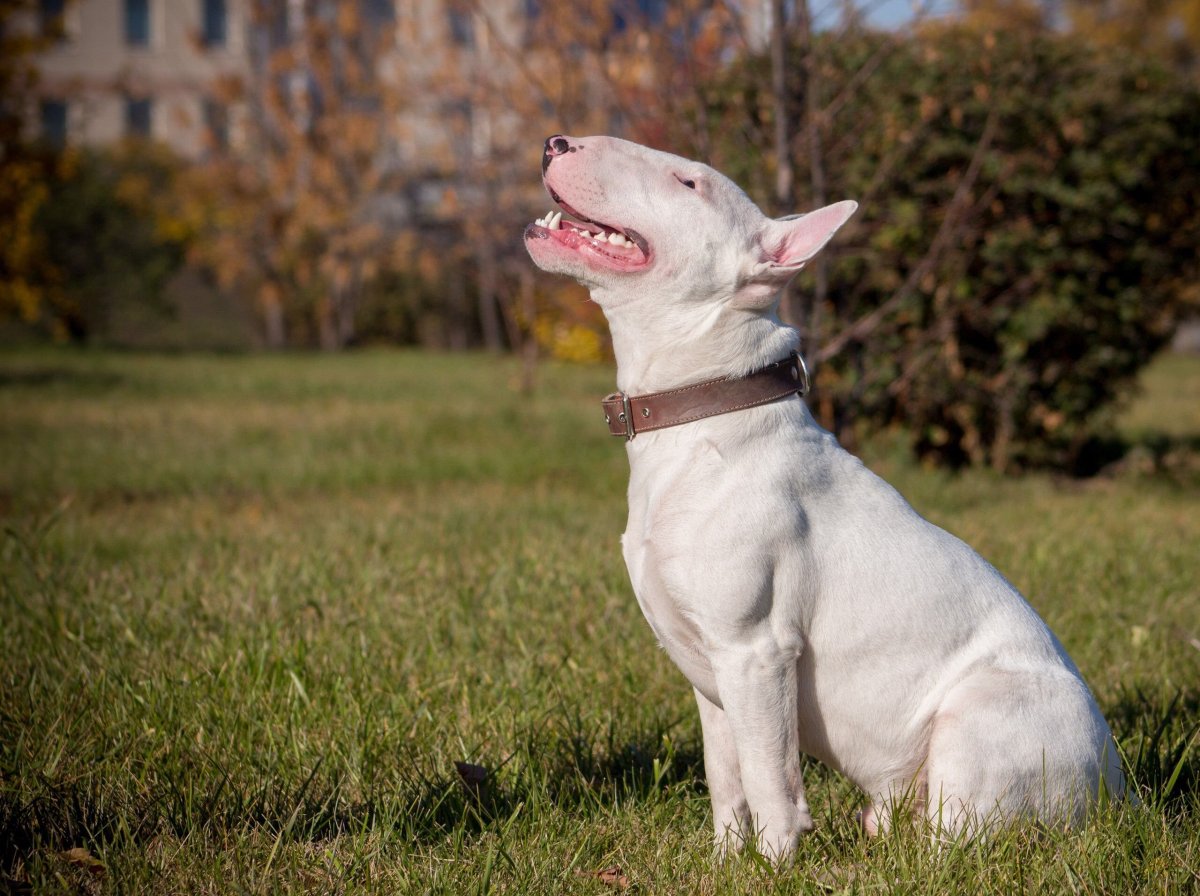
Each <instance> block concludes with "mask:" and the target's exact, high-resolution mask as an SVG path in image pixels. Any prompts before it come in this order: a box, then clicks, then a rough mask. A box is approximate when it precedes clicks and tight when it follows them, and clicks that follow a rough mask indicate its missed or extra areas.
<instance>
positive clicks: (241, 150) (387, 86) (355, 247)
mask: <svg viewBox="0 0 1200 896" xmlns="http://www.w3.org/2000/svg"><path fill="white" fill-rule="evenodd" d="M252 16H253V22H254V29H255V33H256V35H257V37H258V39H259V43H260V44H262V45H265V47H266V49H265V51H263V52H262V53H261V54H260V55H258V56H256V57H255V58H254V60H253V64H252V71H251V73H250V75H249V76H248V77H247V78H245V79H243V80H241V81H226V82H223V83H220V84H216V85H214V91H215V92H216V93H217V94H218V95H220V96H221V97H222V98H223V99H224V100H225V101H226V102H227V103H229V104H230V105H235V106H236V105H238V104H241V105H242V106H244V108H245V116H244V120H243V125H244V131H245V135H244V140H243V141H242V145H241V146H239V147H237V150H238V151H237V152H236V153H233V152H227V151H225V152H215V153H214V156H213V158H212V159H211V160H210V161H209V163H208V164H206V165H203V166H201V167H199V168H198V169H197V170H196V171H195V172H193V173H192V175H191V176H190V177H189V178H188V181H187V186H186V189H185V191H184V196H183V210H182V212H181V213H182V214H184V215H185V216H187V217H188V218H189V220H190V221H192V222H193V226H194V227H195V229H196V231H197V233H198V240H197V245H196V249H195V252H194V253H193V255H194V258H195V259H197V260H199V261H202V262H204V263H206V264H207V265H209V266H210V267H211V268H212V269H213V270H214V271H216V272H217V273H218V274H219V276H220V277H221V278H222V280H223V281H224V282H225V284H226V285H229V286H232V285H234V284H237V285H238V286H240V287H241V288H249V289H252V290H253V291H254V292H255V294H256V295H257V297H258V300H259V304H260V308H261V311H262V315H263V322H264V333H265V337H266V341H267V343H268V344H269V345H271V346H274V347H279V346H282V345H283V344H284V343H285V342H289V341H291V342H298V343H301V344H303V343H305V342H310V341H311V342H314V343H316V344H319V345H320V346H321V347H323V348H326V349H336V348H341V347H342V346H345V345H347V344H348V343H350V342H352V341H353V340H354V339H355V337H356V314H357V311H358V307H359V303H360V301H361V298H362V296H363V290H364V287H365V285H366V283H367V281H368V280H369V279H370V278H371V277H372V276H373V275H374V274H375V273H376V272H377V270H378V269H379V267H380V264H381V262H386V261H387V260H388V259H389V258H391V257H393V256H394V255H396V254H397V253H399V252H400V251H401V250H402V248H403V245H404V241H403V224H404V221H403V220H399V221H397V220H395V214H394V213H391V212H390V210H389V209H388V207H387V205H386V203H385V202H382V201H381V198H386V197H388V196H394V195H398V194H400V193H402V190H401V185H400V184H398V183H397V178H398V175H397V169H396V167H395V166H394V165H391V164H389V155H388V154H389V152H390V151H391V149H392V148H393V147H394V145H395V144H394V138H395V135H394V132H393V128H394V123H395V121H396V119H397V113H398V111H399V108H400V106H401V105H402V103H403V101H404V99H405V95H406V86H407V85H406V84H405V83H404V82H403V80H402V77H403V75H402V68H401V67H399V66H396V65H394V64H392V63H393V62H394V61H395V60H394V58H393V57H392V55H391V54H393V53H394V44H393V41H392V33H393V28H394V22H393V21H392V18H391V16H389V15H388V14H387V9H386V6H384V5H380V4H366V3H362V2H361V0H324V2H322V3H321V4H319V5H316V6H312V5H311V4H309V3H306V2H304V0H288V2H287V3H286V5H285V4H284V3H282V2H279V0H255V2H254V3H253V4H252ZM284 26H286V27H284ZM389 214H391V217H392V220H389ZM289 331H290V332H289Z"/></svg>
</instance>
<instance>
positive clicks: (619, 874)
mask: <svg viewBox="0 0 1200 896" xmlns="http://www.w3.org/2000/svg"><path fill="white" fill-rule="evenodd" d="M575 873H576V874H577V875H579V876H580V877H594V878H596V880H598V881H600V883H602V884H607V885H608V886H610V887H617V888H619V889H622V890H628V889H629V877H628V876H627V875H626V874H625V872H624V871H622V870H621V866H620V865H612V866H610V867H608V868H601V869H600V870H599V871H576V872H575Z"/></svg>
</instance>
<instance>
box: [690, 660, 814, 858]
mask: <svg viewBox="0 0 1200 896" xmlns="http://www.w3.org/2000/svg"><path fill="white" fill-rule="evenodd" d="M714 672H716V676H717V690H718V692H719V694H720V696H721V703H722V705H723V706H724V713H723V715H724V717H725V718H724V721H725V724H726V726H727V728H728V730H729V731H730V732H731V733H732V735H733V742H734V746H735V748H736V752H737V765H738V769H739V771H740V777H741V783H742V790H743V791H744V793H745V798H746V802H747V803H748V808H749V812H750V818H751V821H752V823H753V826H754V829H755V830H756V832H757V834H758V844H759V849H760V851H761V852H763V853H764V854H765V855H766V856H768V857H769V858H771V859H773V860H775V861H780V860H782V859H784V858H786V857H787V856H788V855H790V854H791V852H792V851H793V850H794V849H795V847H796V841H797V840H798V839H799V837H800V835H801V834H803V833H806V832H807V831H811V830H812V828H813V821H812V815H811V814H810V812H809V810H808V801H807V800H806V799H805V794H804V782H803V781H802V780H801V777H800V745H799V731H798V728H797V726H798V718H797V707H796V693H797V682H796V675H797V670H796V653H795V652H793V651H787V650H775V649H771V650H762V649H755V648H753V647H744V648H742V649H736V650H733V651H729V652H726V655H725V656H724V657H722V659H721V661H720V662H719V663H715V664H714ZM707 739H708V730H707V728H706V729H705V742H706V743H705V754H706V755H705V767H706V769H707V752H708V750H707ZM714 804H715V801H714Z"/></svg>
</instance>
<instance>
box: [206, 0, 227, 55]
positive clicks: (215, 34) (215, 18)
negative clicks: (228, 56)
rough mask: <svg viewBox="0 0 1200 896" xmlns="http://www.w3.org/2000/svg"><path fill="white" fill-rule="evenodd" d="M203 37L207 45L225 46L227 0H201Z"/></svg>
mask: <svg viewBox="0 0 1200 896" xmlns="http://www.w3.org/2000/svg"><path fill="white" fill-rule="evenodd" d="M201 4H202V8H201V10H200V14H201V18H202V20H203V21H202V24H201V38H202V39H203V41H204V45H205V46H206V47H223V46H225V34H226V28H227V25H226V4H225V0H201Z"/></svg>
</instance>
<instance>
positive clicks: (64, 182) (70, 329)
mask: <svg viewBox="0 0 1200 896" xmlns="http://www.w3.org/2000/svg"><path fill="white" fill-rule="evenodd" d="M70 152H72V153H75V152H76V151H74V150H70ZM176 164H177V163H176V161H175V160H174V158H173V157H171V156H170V155H169V154H167V153H166V151H165V150H162V149H161V148H158V147H155V146H152V145H149V144H137V145H135V144H130V145H128V146H124V147H121V148H118V149H115V150H112V151H103V152H101V151H92V150H87V151H82V152H79V153H78V157H77V158H76V159H75V160H73V162H72V164H70V165H67V166H64V171H63V173H62V174H61V175H60V176H57V177H56V178H54V179H52V180H51V181H50V183H49V184H48V187H49V190H48V194H47V198H46V200H45V202H44V203H43V205H42V206H41V208H40V209H39V210H38V213H37V216H36V218H35V221H34V227H35V228H36V230H37V231H38V233H39V235H40V236H41V239H42V245H43V246H44V247H45V254H46V258H45V259H44V265H43V269H44V270H45V271H46V272H47V274H46V278H45V279H46V282H45V283H44V284H43V286H44V289H45V292H46V299H47V301H46V303H45V307H44V309H43V313H42V316H41V319H42V322H43V324H44V325H46V326H48V327H49V328H50V329H51V330H52V331H53V332H56V333H57V334H59V335H61V336H65V337H67V338H69V339H70V340H71V341H73V342H88V341H92V340H95V339H97V338H100V339H104V338H105V337H106V336H107V335H109V326H110V323H111V321H112V319H113V316H114V314H115V313H116V312H117V311H118V310H124V311H130V310H133V311H137V312H139V313H141V314H143V315H144V314H145V313H153V314H158V315H166V314H168V313H169V306H168V303H167V302H166V300H165V298H164V290H165V288H166V285H167V282H168V280H169V279H170V278H171V276H172V275H173V274H175V273H176V272H177V271H178V270H179V269H180V267H181V266H182V264H183V256H184V246H185V242H186V234H184V233H183V232H182V231H181V230H180V227H179V226H178V225H177V224H176V223H175V222H173V221H172V220H171V219H170V218H169V217H167V216H166V215H165V214H164V210H163V206H162V202H163V197H164V196H165V195H166V194H167V193H168V191H169V190H170V189H171V188H172V182H173V181H172V179H173V176H174V172H175V170H176V168H175V166H176Z"/></svg>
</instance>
